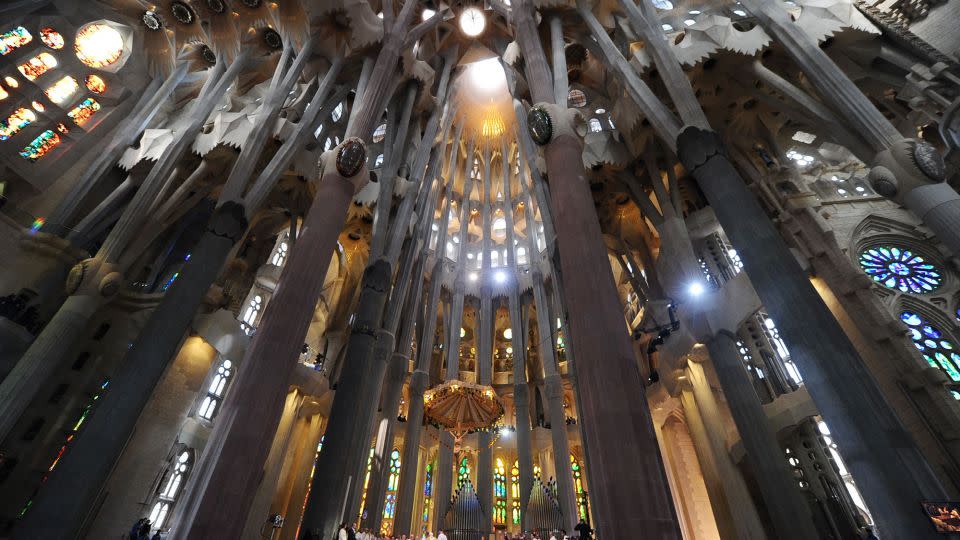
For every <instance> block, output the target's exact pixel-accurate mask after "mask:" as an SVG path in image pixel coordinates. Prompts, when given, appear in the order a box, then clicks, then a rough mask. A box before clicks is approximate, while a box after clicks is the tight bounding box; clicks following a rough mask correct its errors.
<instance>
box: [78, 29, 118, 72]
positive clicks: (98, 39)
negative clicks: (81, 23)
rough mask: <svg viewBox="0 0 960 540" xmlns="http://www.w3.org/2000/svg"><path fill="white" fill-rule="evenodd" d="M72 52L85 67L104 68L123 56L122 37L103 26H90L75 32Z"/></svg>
mask: <svg viewBox="0 0 960 540" xmlns="http://www.w3.org/2000/svg"><path fill="white" fill-rule="evenodd" d="M73 50H74V52H76V53H77V58H78V59H79V60H80V61H81V62H83V64H84V65H85V66H88V67H92V68H104V67H107V66H110V65H112V64H115V63H116V62H117V60H119V59H120V57H121V56H122V55H123V36H121V35H120V32H118V31H117V30H116V29H115V28H112V27H110V26H107V25H105V24H91V25H88V26H85V27H83V28H81V29H80V31H79V32H77V40H76V42H75V43H74V44H73Z"/></svg>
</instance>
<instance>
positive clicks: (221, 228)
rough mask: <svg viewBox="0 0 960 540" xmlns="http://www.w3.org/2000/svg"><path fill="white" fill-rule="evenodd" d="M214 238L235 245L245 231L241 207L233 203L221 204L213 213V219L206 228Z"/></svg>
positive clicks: (244, 214) (243, 213) (245, 219)
mask: <svg viewBox="0 0 960 540" xmlns="http://www.w3.org/2000/svg"><path fill="white" fill-rule="evenodd" d="M207 230H209V231H210V232H211V233H212V234H213V235H214V236H219V237H220V238H226V239H227V240H230V241H231V242H233V243H237V242H238V241H239V240H240V237H241V236H243V232H244V231H245V230H247V216H246V210H245V209H244V208H243V205H242V204H240V203H237V202H234V201H227V202H225V203H223V204H222V205H221V206H220V207H218V208H217V209H216V210H215V211H214V212H213V218H212V219H211V220H210V224H209V225H208V226H207Z"/></svg>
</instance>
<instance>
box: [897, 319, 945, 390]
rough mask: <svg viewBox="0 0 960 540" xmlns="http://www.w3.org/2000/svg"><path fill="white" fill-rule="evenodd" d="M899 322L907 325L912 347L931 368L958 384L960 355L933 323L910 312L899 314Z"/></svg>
mask: <svg viewBox="0 0 960 540" xmlns="http://www.w3.org/2000/svg"><path fill="white" fill-rule="evenodd" d="M900 320H901V321H903V322H904V324H906V325H907V328H909V332H910V339H912V340H913V345H914V346H915V347H916V348H917V349H919V350H920V353H921V354H923V358H924V360H926V361H927V363H928V364H930V366H931V367H935V368H937V369H940V370H942V371H943V372H944V373H946V374H947V376H948V377H950V380H952V381H954V382H960V369H958V366H960V354H957V353H956V352H955V351H954V349H956V347H955V346H954V344H953V342H952V341H950V340H949V339H947V336H945V335H944V334H943V332H941V331H940V329H939V328H937V327H936V326H935V325H934V324H933V323H931V322H930V321H928V320H926V319H924V318H923V317H921V316H920V315H918V314H917V313H914V312H912V311H904V312H903V313H901V314H900Z"/></svg>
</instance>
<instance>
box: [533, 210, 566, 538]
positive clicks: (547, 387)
mask: <svg viewBox="0 0 960 540" xmlns="http://www.w3.org/2000/svg"><path fill="white" fill-rule="evenodd" d="M532 214H533V212H530V213H529V214H528V216H531V215H532ZM528 219H529V217H528ZM528 236H529V234H528ZM531 238H532V237H531ZM531 243H532V242H531ZM532 248H533V249H536V246H533V247H532ZM533 296H534V301H535V302H536V304H537V331H538V333H539V335H540V348H539V351H540V360H541V362H542V363H543V371H544V397H545V398H546V399H547V414H548V415H549V417H550V440H551V442H552V443H553V464H554V469H555V472H556V479H557V497H558V498H559V499H560V510H561V512H563V518H564V523H565V524H566V525H567V530H570V531H572V530H573V527H574V525H576V523H577V503H576V499H575V497H576V494H575V493H574V490H573V471H572V470H571V469H570V441H569V440H568V439H567V415H566V414H565V413H564V411H563V381H562V380H561V378H560V372H559V371H558V370H557V359H556V356H555V354H556V351H554V349H553V340H552V339H547V338H549V336H550V335H551V334H552V331H551V329H552V325H551V324H550V310H549V302H548V301H547V295H546V292H545V291H544V290H543V276H542V275H541V274H540V272H539V269H538V268H535V269H534V272H533Z"/></svg>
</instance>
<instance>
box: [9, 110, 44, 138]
mask: <svg viewBox="0 0 960 540" xmlns="http://www.w3.org/2000/svg"><path fill="white" fill-rule="evenodd" d="M36 121H37V115H35V114H33V111H31V110H30V109H25V108H23V107H20V108H19V109H17V110H15V111H13V112H12V113H10V116H8V117H7V119H6V120H0V141H5V140H7V139H9V138H10V137H13V136H14V135H16V134H17V133H19V132H20V130H21V129H23V128H25V127H27V126H29V125H30V123H31V122H36Z"/></svg>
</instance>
